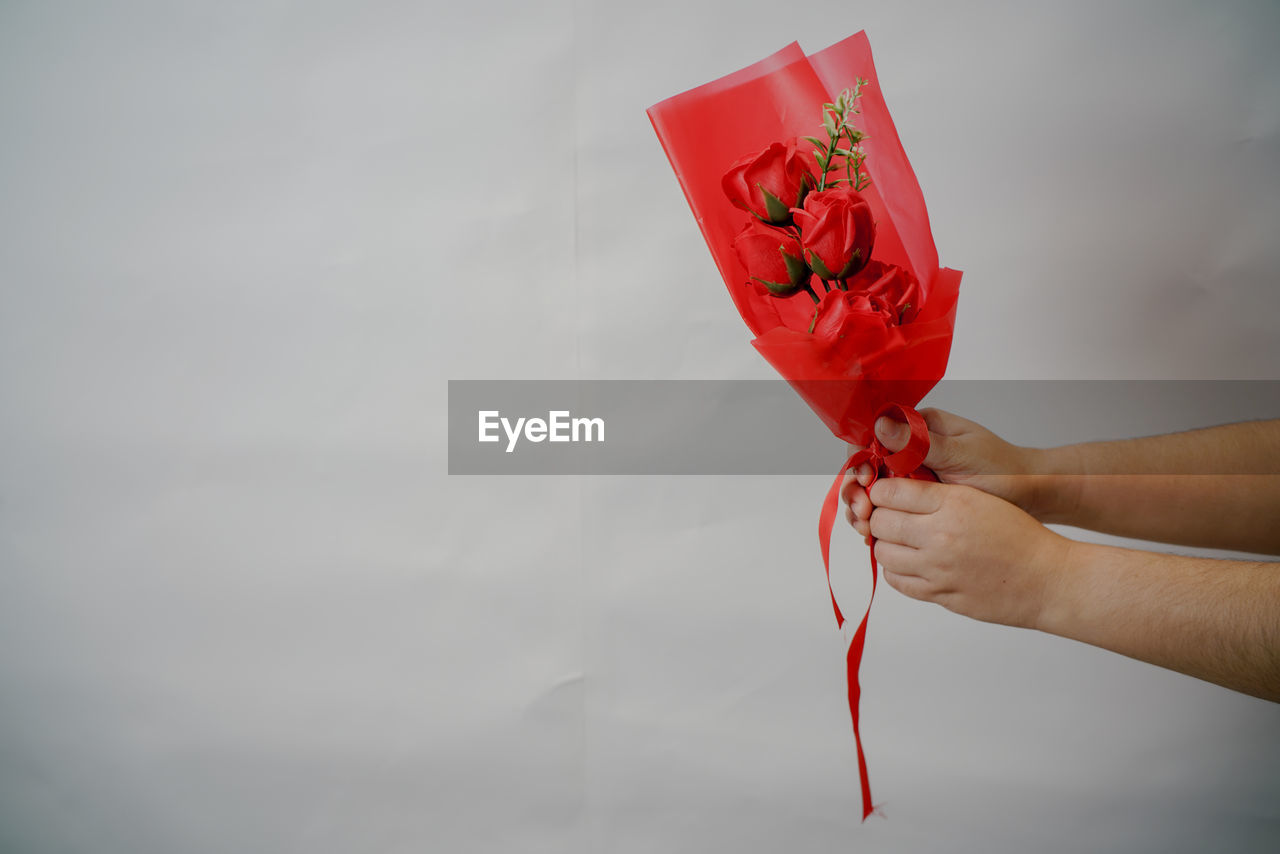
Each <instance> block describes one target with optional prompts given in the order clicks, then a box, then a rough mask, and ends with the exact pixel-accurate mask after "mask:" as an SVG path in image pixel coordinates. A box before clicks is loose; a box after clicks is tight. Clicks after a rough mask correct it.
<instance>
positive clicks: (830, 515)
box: [818, 451, 866, 628]
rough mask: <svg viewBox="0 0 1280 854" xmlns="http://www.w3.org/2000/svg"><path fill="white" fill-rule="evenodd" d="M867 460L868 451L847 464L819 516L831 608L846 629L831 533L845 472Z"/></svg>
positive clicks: (838, 622)
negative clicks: (836, 586)
mask: <svg viewBox="0 0 1280 854" xmlns="http://www.w3.org/2000/svg"><path fill="white" fill-rule="evenodd" d="M865 458H866V451H859V452H858V453H856V454H854V455H853V456H851V457H849V459H848V460H847V461H846V462H845V464H844V465H843V466H842V467H841V468H840V471H839V472H838V473H837V474H836V479H835V480H834V481H832V482H831V488H830V489H829V490H827V497H826V500H824V501H823V502H822V513H820V514H819V515H818V546H819V547H820V548H821V549H822V568H823V569H824V570H825V571H826V573H827V592H828V593H830V594H831V607H832V609H833V610H834V611H835V612H836V625H837V626H839V627H841V628H843V627H844V614H843V613H841V611H840V604H839V603H838V602H836V591H835V589H834V588H833V587H832V586H831V532H832V531H833V530H834V529H835V526H836V512H837V511H838V510H839V509H840V487H841V486H842V485H843V484H844V476H845V472H847V471H849V469H851V468H853V467H854V466H855V465H859V464H861V463H862V462H863V460H864V459H865Z"/></svg>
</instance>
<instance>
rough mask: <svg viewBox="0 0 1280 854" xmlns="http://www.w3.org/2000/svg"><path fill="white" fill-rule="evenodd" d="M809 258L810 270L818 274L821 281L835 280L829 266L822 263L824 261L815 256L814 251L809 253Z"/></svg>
mask: <svg viewBox="0 0 1280 854" xmlns="http://www.w3.org/2000/svg"><path fill="white" fill-rule="evenodd" d="M808 258H809V269H810V270H812V271H813V272H815V273H817V274H818V278H819V279H822V280H823V281H830V280H831V279H834V278H835V276H833V275H831V271H830V270H828V269H827V265H826V264H824V263H822V259H821V258H819V257H818V256H817V255H815V254H813V251H812V250H810V251H809V254H808Z"/></svg>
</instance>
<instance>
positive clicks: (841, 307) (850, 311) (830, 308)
mask: <svg viewBox="0 0 1280 854" xmlns="http://www.w3.org/2000/svg"><path fill="white" fill-rule="evenodd" d="M897 324H898V312H897V310H896V309H894V308H893V307H892V306H890V305H889V304H887V303H885V302H884V301H883V300H881V299H880V298H879V297H874V296H870V295H868V294H863V293H855V292H853V291H842V290H838V289H837V290H833V291H829V292H828V293H827V294H825V295H824V296H823V297H822V301H821V302H819V303H818V311H817V315H816V316H815V317H814V321H813V334H814V335H816V336H818V337H819V338H821V339H826V340H835V339H838V338H844V337H845V336H846V335H849V334H850V333H851V332H854V331H856V330H865V329H867V328H868V326H870V327H871V328H874V329H884V328H887V327H890V326H896V325H897Z"/></svg>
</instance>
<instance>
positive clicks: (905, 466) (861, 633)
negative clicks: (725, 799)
mask: <svg viewBox="0 0 1280 854" xmlns="http://www.w3.org/2000/svg"><path fill="white" fill-rule="evenodd" d="M882 416H889V417H891V418H896V420H899V421H906V422H907V427H908V428H909V429H910V431H911V436H910V438H909V439H908V440H907V445H906V447H904V448H903V449H902V450H901V451H898V452H896V453H895V452H893V451H890V450H889V449H888V448H886V447H885V446H884V445H882V444H880V440H879V439H877V438H875V433H874V430H873V432H872V436H871V444H870V445H868V446H867V447H866V448H863V449H862V450H861V451H858V452H857V453H856V454H854V455H853V456H851V457H849V459H848V461H847V462H845V464H844V465H843V466H842V467H841V468H840V472H839V473H838V474H837V475H836V479H835V481H834V482H832V484H831V489H830V490H829V491H828V492H827V498H826V500H825V501H824V502H823V503H822V515H821V516H819V517H818V544H819V545H820V546H821V547H822V566H823V568H824V569H825V570H826V573H827V591H828V592H829V593H830V594H831V607H832V608H833V609H834V610H835V612H836V625H837V626H839V627H842V628H843V627H844V614H843V613H842V612H841V611H840V605H839V603H838V602H836V593H835V590H834V589H832V587H831V532H832V530H833V529H834V528H835V522H836V511H837V510H838V509H839V507H840V487H841V486H842V485H843V483H844V476H845V474H846V473H847V472H848V471H849V470H850V469H855V470H856V469H857V468H858V466H860V465H862V464H863V463H870V465H871V483H869V484H867V488H868V489H870V488H871V484H872V483H875V482H876V481H877V480H879V479H880V478H881V477H910V478H914V479H916V480H934V481H936V480H937V479H938V476H937V475H935V474H934V473H933V472H932V471H930V470H929V469H927V468H925V467H924V465H923V463H924V458H925V457H926V456H927V455H928V453H929V427H928V426H927V425H926V424H925V422H924V416H922V415H921V414H920V413H919V412H916V411H915V410H914V409H912V408H911V407H910V406H902V405H900V404H897V403H891V404H888V405H887V406H885V407H883V408H882V409H881V410H880V411H879V412H878V413H877V414H876V419H877V420H879V419H880V418H881V417H882ZM872 423H873V424H874V422H872ZM867 544H868V545H869V546H870V547H871V596H870V597H869V598H868V599H867V611H866V613H865V614H863V615H862V622H861V623H859V624H858V630H857V631H856V632H854V633H853V640H852V641H851V642H850V643H849V652H848V654H847V655H846V656H845V673H846V676H847V678H848V683H849V717H850V719H851V720H852V721H853V740H854V742H855V743H856V744H857V747H858V777H859V779H860V780H861V782H862V820H863V821H866V820H867V816H869V815H871V813H872V811H873V810H874V807H873V806H872V804H871V781H870V778H869V777H868V776H867V758H866V756H865V755H864V754H863V752H862V733H861V731H860V730H859V728H858V703H859V701H860V700H861V699H862V686H861V685H860V684H859V682H858V669H859V668H860V667H861V665H862V649H863V647H864V646H865V645H866V640H867V618H868V617H870V616H871V602H872V601H873V600H874V599H875V596H876V576H877V575H879V571H878V568H877V566H876V552H875V539H874V538H870V537H869V538H868V539H867Z"/></svg>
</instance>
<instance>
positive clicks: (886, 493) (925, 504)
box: [868, 477, 955, 513]
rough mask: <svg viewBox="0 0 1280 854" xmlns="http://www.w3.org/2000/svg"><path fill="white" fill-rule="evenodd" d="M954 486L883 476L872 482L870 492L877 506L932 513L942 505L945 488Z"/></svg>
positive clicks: (910, 511) (872, 501) (873, 502)
mask: <svg viewBox="0 0 1280 854" xmlns="http://www.w3.org/2000/svg"><path fill="white" fill-rule="evenodd" d="M954 488H955V487H952V486H947V485H945V484H941V483H935V482H933V481H930V480H912V479H911V478H907V477H882V478H880V479H879V480H877V481H876V482H875V483H874V484H872V486H871V490H870V492H869V493H868V494H869V495H870V497H871V503H872V504H874V505H875V506H876V507H887V508H889V509H890V510H905V511H906V512H908V513H932V512H933V511H935V510H937V509H938V508H939V507H941V506H942V499H943V497H944V496H945V495H946V492H945V490H947V489H954Z"/></svg>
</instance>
